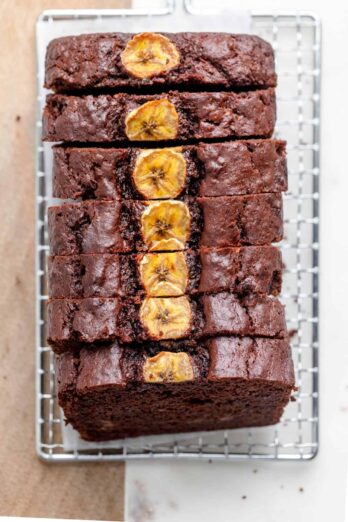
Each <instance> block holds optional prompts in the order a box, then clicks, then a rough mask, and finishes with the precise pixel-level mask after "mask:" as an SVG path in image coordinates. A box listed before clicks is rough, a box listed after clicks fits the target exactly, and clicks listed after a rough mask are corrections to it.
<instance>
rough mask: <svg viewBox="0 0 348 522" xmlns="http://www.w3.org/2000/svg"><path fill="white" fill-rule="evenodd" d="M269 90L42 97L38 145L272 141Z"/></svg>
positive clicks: (272, 105)
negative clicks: (58, 142)
mask: <svg viewBox="0 0 348 522" xmlns="http://www.w3.org/2000/svg"><path fill="white" fill-rule="evenodd" d="M275 115H276V104H275V92H274V89H273V88H268V89H264V90H255V91H247V92H238V93H235V92H177V91H170V92H168V93H166V94H163V93H162V94H158V95H140V94H139V95H133V94H124V93H122V94H114V95H110V94H100V95H97V96H92V95H87V96H67V95H63V94H53V95H49V96H48V97H47V101H46V107H45V109H44V112H43V140H44V141H63V142H87V143H91V142H98V143H100V142H104V143H110V142H151V143H153V142H163V141H164V142H173V141H175V142H178V143H180V142H182V143H184V142H187V141H191V140H201V139H219V138H231V137H236V138H247V137H264V138H268V137H270V136H271V135H272V132H273V129H274V124H275Z"/></svg>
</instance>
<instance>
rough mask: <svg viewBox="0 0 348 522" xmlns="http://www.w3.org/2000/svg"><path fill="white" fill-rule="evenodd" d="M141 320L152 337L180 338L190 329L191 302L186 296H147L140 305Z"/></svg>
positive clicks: (157, 338)
mask: <svg viewBox="0 0 348 522" xmlns="http://www.w3.org/2000/svg"><path fill="white" fill-rule="evenodd" d="M140 321H141V322H142V324H143V326H144V327H145V328H146V329H147V331H148V333H149V335H150V337H151V338H152V339H155V340H160V339H179V338H181V337H184V336H185V335H187V334H188V332H189V330H190V326H191V307H190V302H189V300H188V298H187V297H186V296H181V297H146V298H145V299H144V301H143V303H142V305H141V307H140Z"/></svg>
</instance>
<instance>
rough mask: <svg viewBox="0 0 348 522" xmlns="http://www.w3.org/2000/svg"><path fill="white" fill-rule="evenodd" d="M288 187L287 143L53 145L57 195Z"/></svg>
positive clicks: (143, 195) (171, 194)
mask: <svg viewBox="0 0 348 522" xmlns="http://www.w3.org/2000/svg"><path fill="white" fill-rule="evenodd" d="M285 190H287V168H286V149H285V142H284V141H280V140H249V141H230V142H223V143H200V144H198V145H192V146H186V147H182V148H164V149H152V150H151V149H150V150H149V149H136V148H128V149H115V148H100V147H99V148H90V147H87V148H86V147H69V146H61V145H56V146H55V147H53V197H56V198H63V199H77V198H82V199H107V200H111V199H118V200H121V199H165V198H177V197H180V196H201V197H216V196H232V195H242V194H260V193H264V192H282V191H285Z"/></svg>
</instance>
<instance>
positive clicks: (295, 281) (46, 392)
mask: <svg viewBox="0 0 348 522" xmlns="http://www.w3.org/2000/svg"><path fill="white" fill-rule="evenodd" d="M197 3H198V2H197ZM202 15H206V13H202V11H199V10H198V9H197V8H196V7H195V5H194V3H193V1H192V2H189V1H187V2H186V3H184V4H181V2H180V5H178V6H175V3H174V2H173V1H170V2H167V3H165V5H162V6H160V7H158V8H156V9H154V10H152V11H148V10H146V11H142V10H136V11H135V10H64V11H61V10H60V11H45V12H44V13H42V15H41V16H40V18H39V20H38V24H37V46H38V112H37V135H38V139H37V173H36V179H37V359H36V361H37V408H36V413H37V416H36V417H37V418H36V433H37V452H38V455H39V456H40V457H41V458H42V459H44V460H47V461H87V460H88V461H91V460H93V461H110V460H119V459H123V460H126V459H132V458H155V457H166V458H168V457H174V458H180V457H185V458H210V459H211V458H219V459H226V460H235V459H239V460H240V459H268V460H283V459H288V460H306V459H311V458H313V457H314V456H315V455H316V453H317V450H318V304H319V299H318V290H319V287H318V270H319V264H318V262H319V243H318V232H319V152H320V143H319V137H320V136H319V135H320V52H321V49H320V45H321V37H320V21H319V19H318V17H317V16H316V15H314V14H312V13H308V12H301V11H299V12H277V13H276V12H259V11H257V12H252V13H251V17H249V20H250V30H251V32H252V33H255V34H258V35H260V36H261V37H263V38H265V39H266V40H268V41H270V42H271V43H272V44H273V47H274V51H275V55H276V63H277V72H278V89H277V103H278V119H277V128H276V131H275V136H276V137H279V138H282V139H285V140H287V142H288V167H289V192H288V193H287V194H286V195H285V197H284V206H285V208H284V211H285V239H284V241H283V242H282V244H281V248H282V251H283V257H284V263H285V273H284V285H283V294H282V296H281V297H282V301H283V302H284V304H286V310H287V321H288V327H289V330H290V331H291V332H292V334H293V336H292V351H293V358H294V363H295V371H296V382H297V385H298V392H297V393H296V401H295V402H291V403H290V404H289V405H288V407H287V408H286V410H285V413H284V416H283V419H282V421H281V423H279V424H278V425H277V426H276V427H266V428H257V429H249V430H248V429H243V430H230V431H222V432H213V433H208V434H198V435H192V434H191V435H187V436H186V437H180V436H179V437H178V436H167V437H158V438H156V437H151V438H143V439H140V440H126V441H123V442H122V443H119V444H113V443H111V444H106V445H100V444H94V445H93V444H87V443H82V442H81V441H80V440H79V439H78V437H77V435H76V433H75V432H74V437H73V438H72V440H73V442H72V443H71V436H70V445H67V443H66V440H65V441H64V443H63V432H64V430H66V428H64V421H63V420H62V415H61V411H60V409H59V406H58V404H57V399H56V389H55V379H54V366H53V355H52V353H51V351H50V349H49V347H48V346H47V345H46V311H45V301H46V300H47V274H46V261H47V255H48V245H47V229H46V209H47V206H48V205H49V204H51V202H52V199H51V150H50V149H51V148H50V146H49V145H47V144H43V143H42V142H41V137H40V136H41V111H42V107H43V104H44V96H45V92H44V90H43V88H42V84H43V57H44V52H45V47H46V45H47V42H48V40H49V39H50V38H53V37H56V36H61V35H64V34H73V33H81V32H99V31H104V30H105V31H117V30H123V31H130V32H139V31H144V30H149V28H151V30H157V31H163V32H164V31H165V30H169V31H180V30H190V29H191V30H197V25H198V28H199V29H201V30H204V29H205V30H209V29H208V28H209V27H210V28H211V29H213V30H221V31H224V30H225V31H231V23H229V22H228V20H229V18H228V17H229V15H228V13H227V12H224V13H221V12H218V11H216V10H214V11H212V10H210V11H209V16H206V18H204V16H202ZM221 15H223V16H221ZM237 18H238V15H237ZM231 20H232V19H231V18H230V22H231ZM234 20H235V18H234ZM197 21H199V23H198V24H197ZM244 22H245V17H244ZM205 26H206V27H205ZM243 30H245V29H244V28H243ZM71 432H73V430H71ZM70 435H71V434H70ZM68 438H69V437H68ZM65 439H66V432H65Z"/></svg>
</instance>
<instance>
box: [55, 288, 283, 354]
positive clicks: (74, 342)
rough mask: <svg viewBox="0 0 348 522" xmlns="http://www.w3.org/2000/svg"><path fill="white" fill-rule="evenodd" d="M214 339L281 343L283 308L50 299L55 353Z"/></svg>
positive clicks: (216, 298)
mask: <svg viewBox="0 0 348 522" xmlns="http://www.w3.org/2000/svg"><path fill="white" fill-rule="evenodd" d="M215 335H238V336H246V335H247V336H248V335H249V336H262V337H277V338H284V337H286V335H287V332H286V323H285V314H284V307H283V305H282V304H281V303H280V301H279V300H278V299H276V298H274V297H272V296H266V297H263V296H248V297H245V298H238V297H237V296H235V295H233V294H230V293H227V292H221V293H219V294H214V295H203V296H197V297H193V296H191V297H188V296H181V297H166V298H158V297H151V298H145V299H143V300H139V301H138V300H134V299H121V298H113V299H111V298H110V299H107V298H104V299H103V298H86V299H51V300H50V301H49V302H48V342H49V343H50V344H51V345H52V346H53V349H54V350H55V351H56V352H57V353H58V352H63V351H69V350H74V349H76V348H79V347H81V345H92V344H93V343H103V342H112V341H114V340H115V339H120V340H121V341H122V342H125V343H127V342H128V343H130V342H133V341H150V340H153V341H163V340H171V339H199V338H202V337H206V336H215Z"/></svg>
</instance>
